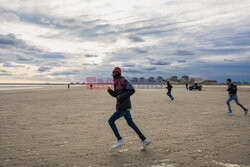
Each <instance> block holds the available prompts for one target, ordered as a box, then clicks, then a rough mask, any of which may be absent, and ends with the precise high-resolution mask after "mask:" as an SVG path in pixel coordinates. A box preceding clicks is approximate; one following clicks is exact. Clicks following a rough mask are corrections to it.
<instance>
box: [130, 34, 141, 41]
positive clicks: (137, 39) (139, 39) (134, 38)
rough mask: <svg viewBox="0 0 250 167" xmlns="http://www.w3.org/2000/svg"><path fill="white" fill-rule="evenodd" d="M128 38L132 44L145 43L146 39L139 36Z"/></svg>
mask: <svg viewBox="0 0 250 167" xmlns="http://www.w3.org/2000/svg"><path fill="white" fill-rule="evenodd" d="M128 38H129V40H130V41H132V42H144V39H143V38H141V37H139V36H135V35H130V36H129V37H128Z"/></svg>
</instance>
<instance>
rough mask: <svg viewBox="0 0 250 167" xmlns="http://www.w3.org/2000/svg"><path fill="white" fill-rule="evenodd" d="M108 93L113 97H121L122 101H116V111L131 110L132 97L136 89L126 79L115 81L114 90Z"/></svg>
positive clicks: (121, 78)
mask: <svg viewBox="0 0 250 167" xmlns="http://www.w3.org/2000/svg"><path fill="white" fill-rule="evenodd" d="M108 92H109V94H110V95H111V96H113V97H116V96H118V95H120V99H118V100H116V110H128V109H131V101H130V96H131V95H132V94H134V93H135V89H134V88H133V86H132V85H131V84H130V83H129V82H128V81H127V80H126V79H125V78H124V77H120V78H118V79H115V80H114V90H111V89H109V91H108Z"/></svg>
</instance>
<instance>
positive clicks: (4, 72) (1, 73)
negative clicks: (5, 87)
mask: <svg viewBox="0 0 250 167" xmlns="http://www.w3.org/2000/svg"><path fill="white" fill-rule="evenodd" d="M0 76H12V74H11V73H8V72H7V71H5V70H0Z"/></svg>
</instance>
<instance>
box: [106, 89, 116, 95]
mask: <svg viewBox="0 0 250 167" xmlns="http://www.w3.org/2000/svg"><path fill="white" fill-rule="evenodd" d="M108 93H109V94H110V95H111V96H113V97H116V93H115V91H113V90H112V89H110V88H108Z"/></svg>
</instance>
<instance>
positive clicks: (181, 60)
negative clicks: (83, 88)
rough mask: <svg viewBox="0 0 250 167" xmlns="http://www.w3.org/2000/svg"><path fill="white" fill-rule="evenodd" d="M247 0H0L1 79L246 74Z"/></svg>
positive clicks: (249, 49)
mask: <svg viewBox="0 0 250 167" xmlns="http://www.w3.org/2000/svg"><path fill="white" fill-rule="evenodd" d="M249 11H250V0H241V1H235V0H198V1H197V0H165V1H163V0H154V1H152V0H141V1H134V0H105V1H103V0H73V1H72V0H63V1H62V0H61V1H60V0H57V1H51V0H41V1H37V0H0V23H1V24H0V83H4V82H83V81H86V77H97V78H103V79H106V78H109V77H111V72H112V70H113V69H114V67H116V66H119V67H120V68H121V69H122V75H123V76H125V77H145V78H148V77H150V76H154V77H157V76H162V77H164V78H169V77H171V76H173V75H177V76H178V77H181V76H182V75H189V76H193V77H202V78H204V79H210V80H218V81H219V82H224V81H225V79H226V78H232V80H234V81H241V82H250V12H249Z"/></svg>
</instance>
